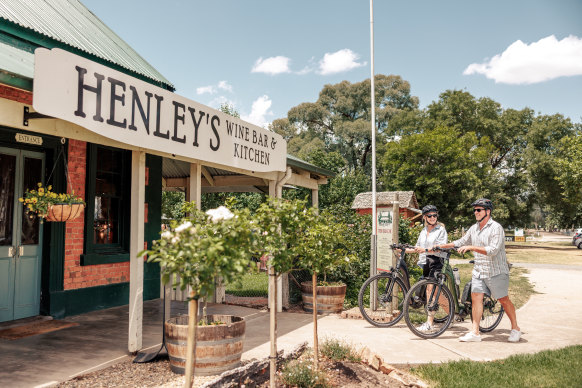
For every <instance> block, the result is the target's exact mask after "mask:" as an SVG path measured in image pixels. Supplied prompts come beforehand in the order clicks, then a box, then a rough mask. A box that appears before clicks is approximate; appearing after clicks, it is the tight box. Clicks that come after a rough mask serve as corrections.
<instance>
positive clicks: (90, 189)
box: [81, 144, 131, 265]
mask: <svg viewBox="0 0 582 388" xmlns="http://www.w3.org/2000/svg"><path fill="white" fill-rule="evenodd" d="M99 149H107V150H110V151H114V152H119V153H120V160H121V164H122V165H121V167H120V171H121V179H120V185H121V187H120V196H119V198H120V200H119V221H118V222H119V225H118V231H119V242H118V243H112V244H97V243H95V242H94V241H93V238H94V217H95V196H96V195H95V194H96V193H95V189H96V178H97V154H98V151H99ZM85 202H86V204H87V205H86V208H85V231H84V237H85V241H84V254H83V255H81V265H96V264H107V263H120V262H126V261H129V236H130V222H129V220H130V211H131V206H130V203H131V152H130V151H127V150H122V149H119V148H114V147H107V146H103V145H98V144H87V167H86V184H85Z"/></svg>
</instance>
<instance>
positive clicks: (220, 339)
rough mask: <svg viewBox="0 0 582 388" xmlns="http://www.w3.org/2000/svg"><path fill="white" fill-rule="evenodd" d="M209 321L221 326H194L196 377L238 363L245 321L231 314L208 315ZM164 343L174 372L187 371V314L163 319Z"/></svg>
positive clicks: (215, 373) (222, 369)
mask: <svg viewBox="0 0 582 388" xmlns="http://www.w3.org/2000/svg"><path fill="white" fill-rule="evenodd" d="M207 317H208V322H224V324H220V325H208V326H198V327H197V328H196V363H195V366H194V375H195V376H212V375H218V374H221V373H222V372H224V371H227V370H230V369H233V368H236V367H238V366H240V359H241V355H242V352H243V342H244V338H245V328H246V324H245V320H244V318H242V317H235V316H233V315H208V316H207ZM164 330H165V333H166V346H167V349H168V356H169V358H170V369H171V370H172V372H174V373H178V374H184V373H185V372H186V348H187V343H188V316H187V315H184V316H179V317H174V318H170V319H168V320H167V321H166V322H165V325H164Z"/></svg>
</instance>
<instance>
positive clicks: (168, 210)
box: [162, 191, 185, 220]
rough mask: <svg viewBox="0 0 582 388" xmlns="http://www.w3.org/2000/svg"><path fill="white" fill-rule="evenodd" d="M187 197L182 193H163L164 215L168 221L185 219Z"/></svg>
mask: <svg viewBox="0 0 582 388" xmlns="http://www.w3.org/2000/svg"><path fill="white" fill-rule="evenodd" d="M184 202H185V195H184V193H182V192H180V191H162V215H163V218H164V219H167V220H179V219H180V218H182V217H184V213H183V212H182V206H184Z"/></svg>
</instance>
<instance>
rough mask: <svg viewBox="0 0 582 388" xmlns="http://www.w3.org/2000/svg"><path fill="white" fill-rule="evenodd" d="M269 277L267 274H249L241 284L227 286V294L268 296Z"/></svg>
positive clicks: (243, 278)
mask: <svg viewBox="0 0 582 388" xmlns="http://www.w3.org/2000/svg"><path fill="white" fill-rule="evenodd" d="M268 291H269V276H268V275H267V273H265V272H259V273H249V274H246V275H244V276H243V277H242V279H241V282H240V284H238V283H232V284H229V285H227V286H226V293H227V294H231V295H235V296H267V295H268Z"/></svg>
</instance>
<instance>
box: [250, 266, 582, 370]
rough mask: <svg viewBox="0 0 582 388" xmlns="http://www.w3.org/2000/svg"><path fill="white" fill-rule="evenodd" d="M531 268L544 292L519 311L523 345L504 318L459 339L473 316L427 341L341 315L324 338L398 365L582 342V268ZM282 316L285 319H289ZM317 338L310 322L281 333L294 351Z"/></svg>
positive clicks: (259, 351) (327, 322) (328, 320)
mask: <svg viewBox="0 0 582 388" xmlns="http://www.w3.org/2000/svg"><path fill="white" fill-rule="evenodd" d="M523 266H527V267H528V270H529V271H530V274H529V277H530V280H531V282H532V283H533V284H534V285H535V289H536V291H537V292H539V294H534V295H533V296H532V297H531V299H530V300H529V302H528V303H527V304H526V305H525V306H523V307H522V308H521V309H519V310H518V312H517V318H518V323H519V325H520V327H521V329H522V331H523V332H524V334H523V336H522V339H521V341H520V342H519V343H509V342H507V337H508V335H509V331H510V329H511V326H510V323H509V319H508V318H507V317H504V318H503V320H502V321H501V324H500V325H499V327H498V328H497V329H495V330H494V331H493V332H492V333H489V334H482V337H483V340H482V342H480V343H463V342H459V340H458V337H459V336H461V335H463V334H464V333H466V332H467V331H468V330H469V328H470V319H467V320H466V321H465V322H463V323H458V322H455V323H454V325H453V326H452V327H451V328H449V329H448V330H447V331H446V332H445V333H444V334H443V335H441V336H440V337H438V338H436V339H432V340H424V339H421V338H418V337H416V336H415V335H414V334H412V333H411V332H410V331H409V330H408V327H407V326H406V323H404V322H403V323H399V324H397V325H396V326H395V327H392V328H376V327H373V326H371V325H370V324H369V323H368V322H366V321H364V320H351V319H341V318H339V317H338V316H337V315H333V316H326V317H322V318H320V319H319V320H318V332H319V337H320V341H321V338H325V337H326V336H327V337H331V338H339V339H344V340H346V341H347V342H349V343H353V344H354V345H356V346H366V347H368V348H369V349H370V350H371V351H373V352H375V353H377V354H379V355H380V356H382V357H383V359H384V361H386V362H388V363H394V364H405V363H410V364H416V363H427V362H434V363H438V362H445V361H449V360H459V359H471V360H475V361H487V360H493V359H500V358H505V357H508V356H510V355H513V354H517V353H534V352H538V351H540V350H545V349H556V348H561V347H565V346H568V345H573V344H582V325H580V322H582V303H580V302H579V300H578V297H579V295H582V267H580V266H560V265H553V266H544V267H543V268H539V267H537V266H531V267H530V266H528V265H523ZM284 317H285V314H282V317H281V321H284V320H285V318H284ZM312 337H313V325H312V324H307V325H304V326H302V327H300V328H298V329H296V330H293V331H291V332H288V333H286V334H283V335H280V336H279V339H278V347H279V349H282V348H284V349H290V348H292V347H293V346H295V344H297V343H298V342H300V341H305V340H307V341H309V342H310V343H311V340H312ZM268 346H269V344H268V343H266V344H263V345H260V346H258V347H255V348H253V349H250V350H248V351H246V352H245V353H244V354H243V357H244V358H253V357H262V356H264V355H265V354H267V353H268V349H269V348H268Z"/></svg>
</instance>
